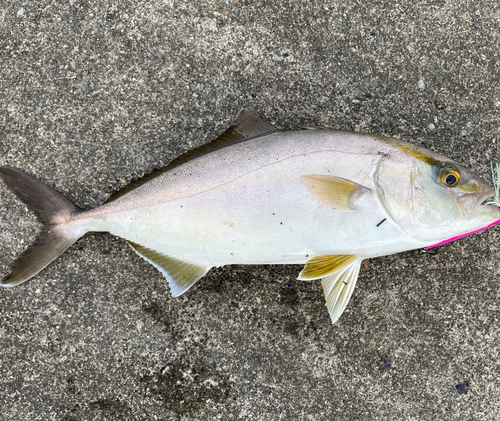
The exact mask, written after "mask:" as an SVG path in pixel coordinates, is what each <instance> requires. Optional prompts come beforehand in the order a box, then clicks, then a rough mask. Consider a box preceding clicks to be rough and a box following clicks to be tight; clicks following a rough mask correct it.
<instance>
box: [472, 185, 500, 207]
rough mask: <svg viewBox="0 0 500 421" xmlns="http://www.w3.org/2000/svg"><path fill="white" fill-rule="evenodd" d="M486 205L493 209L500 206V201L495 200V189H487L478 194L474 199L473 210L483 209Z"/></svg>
mask: <svg viewBox="0 0 500 421" xmlns="http://www.w3.org/2000/svg"><path fill="white" fill-rule="evenodd" d="M488 207H490V208H491V207H493V208H492V211H493V209H495V208H496V210H498V209H499V208H500V201H498V200H495V190H493V189H491V190H490V191H487V192H485V193H482V194H478V197H477V199H476V205H475V206H474V209H475V210H479V209H481V210H484V209H485V208H488Z"/></svg>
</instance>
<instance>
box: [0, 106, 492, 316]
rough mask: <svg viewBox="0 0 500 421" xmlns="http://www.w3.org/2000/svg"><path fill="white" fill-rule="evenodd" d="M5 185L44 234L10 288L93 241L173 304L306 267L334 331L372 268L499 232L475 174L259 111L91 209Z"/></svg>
mask: <svg viewBox="0 0 500 421" xmlns="http://www.w3.org/2000/svg"><path fill="white" fill-rule="evenodd" d="M0 178H2V179H3V181H4V182H5V183H6V185H7V186H8V187H9V188H10V189H11V190H12V191H13V192H14V193H15V194H16V195H17V197H18V198H19V199H20V200H21V201H22V202H24V203H25V204H26V205H27V206H28V208H29V209H31V210H32V211H34V212H35V213H37V214H38V216H39V218H40V220H41V222H42V223H43V227H44V228H43V231H42V233H41V236H40V237H39V238H38V240H37V241H36V242H35V243H34V244H33V245H32V246H31V247H29V248H28V250H26V251H25V252H24V253H22V254H21V255H20V257H18V258H17V260H15V261H14V263H13V264H12V267H11V272H10V273H9V274H7V275H6V276H4V277H3V279H2V280H1V285H2V286H3V287H12V286H15V285H19V284H21V283H23V282H25V281H27V280H29V279H30V278H32V277H34V276H35V275H37V274H38V273H39V272H40V271H41V270H42V269H44V268H45V267H46V266H47V265H48V264H50V263H51V262H52V261H53V260H54V259H56V258H57V257H58V256H59V255H60V254H61V253H63V252H64V251H65V250H66V249H67V248H68V247H70V246H71V245H72V244H73V243H75V241H77V240H78V239H79V238H81V237H82V236H84V235H85V234H86V233H87V232H91V231H99V232H108V233H111V234H113V235H115V236H118V237H120V238H123V239H125V240H126V241H127V242H128V244H129V245H130V246H131V247H132V248H133V250H134V251H135V252H136V253H137V254H138V255H139V256H140V257H142V258H143V259H144V260H146V261H147V262H149V263H151V264H152V265H153V266H154V267H156V268H157V269H158V270H159V271H160V272H161V273H162V274H163V276H164V277H165V278H166V279H167V281H168V284H169V286H170V291H171V294H172V296H173V297H178V296H180V295H182V294H184V293H185V292H186V291H188V290H189V289H190V288H191V287H192V286H193V285H194V284H195V283H196V282H197V281H199V280H200V279H201V278H202V277H203V276H204V275H206V273H207V272H208V271H209V270H210V269H211V268H213V267H220V266H224V265H238V264H258V265H262V264H300V265H303V269H302V270H301V272H300V273H299V275H298V279H299V280H303V281H312V280H321V285H322V287H323V291H324V295H325V301H326V307H327V309H328V312H329V315H330V317H331V320H332V323H335V322H337V320H338V319H339V318H340V316H341V315H342V313H343V312H344V310H345V308H346V306H347V304H348V302H349V299H350V298H351V296H352V293H353V291H354V288H355V286H356V282H357V279H358V275H359V272H360V268H361V263H362V262H363V260H365V259H370V258H375V257H379V256H385V255H390V254H394V253H399V252H403V251H407V250H413V249H418V248H425V247H432V246H434V245H440V244H444V243H446V242H449V241H453V240H455V239H458V238H461V237H463V236H465V235H470V234H472V233H475V232H479V231H482V230H485V229H487V228H490V227H492V226H494V225H497V224H498V223H500V208H499V207H498V206H492V205H491V203H489V202H488V199H489V198H491V197H493V196H494V189H493V188H492V187H490V185H488V183H487V182H485V181H484V180H482V179H481V178H479V177H478V176H477V175H475V174H474V173H473V172H472V171H471V170H470V169H468V168H467V167H465V166H463V165H461V164H459V163H457V162H454V161H453V160H451V159H448V158H446V157H444V156H442V155H440V154H437V153H435V152H432V151H430V150H427V149H425V148H422V147H419V146H416V145H413V144H410V143H406V142H403V141H401V140H399V139H393V138H389V137H385V136H381V135H378V134H363V133H356V132H347V131H336V130H330V129H326V128H322V127H307V128H299V129H296V130H277V129H276V128H275V127H274V126H273V125H271V124H270V123H268V122H266V121H264V120H262V119H260V118H259V117H257V116H256V115H255V114H253V113H251V112H250V111H248V110H242V111H240V113H239V115H238V117H237V119H236V122H235V123H234V125H233V126H231V127H230V128H229V129H228V130H227V131H225V132H224V133H223V134H222V135H220V136H219V137H218V138H217V139H216V140H214V141H213V142H211V143H209V144H207V145H205V146H202V147H200V148H197V149H195V150H193V151H190V152H188V153H186V154H185V155H182V156H180V157H179V158H177V159H176V160H174V161H172V162H171V163H170V164H168V165H167V166H166V167H164V168H162V169H159V170H156V171H154V172H153V173H151V174H149V175H147V176H145V177H143V178H142V179H140V180H138V181H136V182H132V183H131V184H129V185H128V186H126V187H125V188H124V189H122V190H120V191H118V192H117V193H116V194H115V195H114V196H111V197H110V199H109V200H108V201H107V202H106V203H104V204H103V205H102V206H99V207H97V208H95V209H92V210H83V209H80V208H78V207H77V206H75V205H74V204H73V203H71V202H70V201H68V200H67V199H66V198H64V197H63V196H62V195H60V194H59V193H58V192H56V191H55V190H54V189H52V188H51V187H48V186H47V185H45V184H44V183H42V182H41V181H39V180H38V179H36V178H35V177H33V176H32V175H30V174H27V173H26V172H24V171H22V170H21V169H18V168H12V167H1V168H0Z"/></svg>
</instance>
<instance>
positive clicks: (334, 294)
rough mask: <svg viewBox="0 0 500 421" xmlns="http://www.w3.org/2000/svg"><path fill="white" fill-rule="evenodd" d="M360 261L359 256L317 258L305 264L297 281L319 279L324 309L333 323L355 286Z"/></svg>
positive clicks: (340, 313)
mask: <svg viewBox="0 0 500 421" xmlns="http://www.w3.org/2000/svg"><path fill="white" fill-rule="evenodd" d="M361 262H362V259H361V258H360V257H359V256H351V255H340V256H318V257H315V258H313V259H311V260H309V261H308V262H307V263H306V266H305V267H304V269H303V270H302V272H300V274H299V277H298V279H301V280H312V279H320V278H321V285H322V286H323V291H324V292H325V298H326V307H327V308H328V312H329V313H330V317H331V318H332V323H335V322H336V321H337V320H338V319H339V318H340V316H341V315H342V313H343V312H344V310H345V308H346V306H347V303H348V302H349V299H350V298H351V295H352V293H353V291H354V287H355V286H356V281H357V279H358V274H359V268H360V266H361Z"/></svg>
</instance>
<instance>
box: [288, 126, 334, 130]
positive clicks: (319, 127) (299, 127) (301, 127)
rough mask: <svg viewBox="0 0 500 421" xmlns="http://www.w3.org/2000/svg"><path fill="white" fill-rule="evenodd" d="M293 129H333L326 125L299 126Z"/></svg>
mask: <svg viewBox="0 0 500 421" xmlns="http://www.w3.org/2000/svg"><path fill="white" fill-rule="evenodd" d="M293 130H331V129H330V128H328V127H325V126H297V127H294V129H293Z"/></svg>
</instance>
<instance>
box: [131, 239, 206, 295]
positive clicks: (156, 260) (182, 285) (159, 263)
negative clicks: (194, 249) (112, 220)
mask: <svg viewBox="0 0 500 421" xmlns="http://www.w3.org/2000/svg"><path fill="white" fill-rule="evenodd" d="M128 243H129V244H130V245H131V246H132V248H133V249H134V250H135V251H136V253H137V254H138V255H139V256H141V257H142V258H143V259H144V260H146V261H148V262H149V263H151V264H152V265H153V266H154V267H156V268H157V269H158V270H159V271H160V272H161V273H162V274H163V276H165V278H167V281H168V284H169V286H170V291H171V293H172V296H173V297H178V296H179V295H182V294H184V293H185V292H186V291H187V290H188V289H189V288H191V287H192V286H193V285H194V284H195V283H196V281H198V280H199V279H200V278H202V277H203V276H204V275H205V274H206V273H207V272H208V271H209V270H210V267H204V266H199V265H194V264H192V263H188V262H184V261H183V260H179V259H175V258H173V257H170V256H166V255H164V254H161V253H158V252H156V251H154V250H151V249H148V248H147V247H143V246H141V245H139V244H135V243H133V242H132V241H128Z"/></svg>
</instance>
